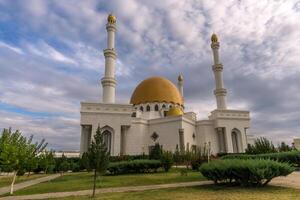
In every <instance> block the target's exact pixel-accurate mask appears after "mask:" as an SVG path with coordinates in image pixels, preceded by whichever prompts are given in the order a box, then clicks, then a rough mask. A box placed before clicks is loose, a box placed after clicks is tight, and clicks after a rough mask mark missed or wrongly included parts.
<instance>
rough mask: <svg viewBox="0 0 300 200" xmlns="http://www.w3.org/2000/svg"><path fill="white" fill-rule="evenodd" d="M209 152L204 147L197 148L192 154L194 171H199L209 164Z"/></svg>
mask: <svg viewBox="0 0 300 200" xmlns="http://www.w3.org/2000/svg"><path fill="white" fill-rule="evenodd" d="M208 153H209V152H208V150H207V149H206V148H205V147H203V148H201V147H197V148H195V149H194V150H193V151H192V154H191V167H192V170H199V167H200V166H201V165H202V164H203V163H205V162H207V160H208Z"/></svg>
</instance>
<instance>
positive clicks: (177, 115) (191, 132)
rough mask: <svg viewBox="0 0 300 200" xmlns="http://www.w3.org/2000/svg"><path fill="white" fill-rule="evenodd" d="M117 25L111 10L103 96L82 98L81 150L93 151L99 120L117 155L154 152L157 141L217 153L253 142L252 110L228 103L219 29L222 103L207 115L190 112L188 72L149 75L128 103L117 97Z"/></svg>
mask: <svg viewBox="0 0 300 200" xmlns="http://www.w3.org/2000/svg"><path fill="white" fill-rule="evenodd" d="M116 25H117V22H116V17H115V16H113V15H111V14H110V15H109V16H108V18H107V24H106V30H107V48H106V49H105V50H104V57H105V74H104V77H103V78H102V79H101V83H102V90H103V96H102V101H101V102H81V108H80V114H81V119H80V125H81V144H80V152H81V153H83V152H85V151H87V149H88V146H89V144H90V142H91V140H92V138H93V135H94V134H95V132H96V129H97V127H98V125H100V128H101V131H102V133H103V134H104V139H105V143H106V145H107V148H108V149H109V151H110V153H111V155H137V154H143V153H144V154H148V153H149V149H150V148H151V147H153V145H155V143H159V144H160V145H162V147H163V149H165V150H170V151H174V150H175V149H176V146H178V147H179V148H180V149H186V148H196V147H203V146H206V145H207V146H208V145H209V147H210V149H211V153H212V154H217V153H220V152H228V153H232V152H244V150H245V149H246V148H247V143H248V142H249V140H248V141H247V136H248V133H247V131H248V129H249V126H250V114H249V111H246V110H231V109H227V105H226V94H227V92H226V89H225V87H224V83H223V77H222V71H223V65H222V64H221V62H220V59H219V47H220V43H219V41H218V37H217V35H215V34H213V35H212V37H211V49H212V53H213V65H212V71H213V73H214V77H215V90H214V95H215V98H216V103H217V108H216V109H215V110H213V111H211V113H210V115H209V116H208V118H207V119H198V118H197V116H196V113H194V112H185V105H184V99H185V98H184V87H183V86H184V84H183V83H184V79H183V76H182V75H179V76H178V82H177V84H174V83H172V82H171V81H170V80H168V79H166V78H164V77H160V76H155V77H149V78H147V79H145V80H143V81H142V82H141V83H140V84H139V85H138V86H137V87H136V88H135V90H134V91H133V93H132V96H131V99H130V101H129V103H128V104H119V103H116V102H115V94H116V85H117V80H116V79H115V64H116V59H117V54H116V49H115V33H116Z"/></svg>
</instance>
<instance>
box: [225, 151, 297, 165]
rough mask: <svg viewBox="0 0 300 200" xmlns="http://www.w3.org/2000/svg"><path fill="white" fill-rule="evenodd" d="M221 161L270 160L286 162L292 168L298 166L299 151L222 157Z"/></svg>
mask: <svg viewBox="0 0 300 200" xmlns="http://www.w3.org/2000/svg"><path fill="white" fill-rule="evenodd" d="M221 159H270V160H275V161H278V162H287V163H290V164H292V165H294V166H300V151H288V152H278V153H266V154H257V155H248V154H236V155H235V154H233V155H226V156H223V157H222V158H221Z"/></svg>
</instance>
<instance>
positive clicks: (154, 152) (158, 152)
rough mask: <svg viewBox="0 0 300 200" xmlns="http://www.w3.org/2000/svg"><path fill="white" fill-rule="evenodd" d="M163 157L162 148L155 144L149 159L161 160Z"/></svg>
mask: <svg viewBox="0 0 300 200" xmlns="http://www.w3.org/2000/svg"><path fill="white" fill-rule="evenodd" d="M161 155H162V147H161V146H160V144H159V143H155V145H154V147H153V148H151V149H150V152H149V158H150V159H152V160H160V159H161Z"/></svg>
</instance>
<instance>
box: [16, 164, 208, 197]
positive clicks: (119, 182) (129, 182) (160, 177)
mask: <svg viewBox="0 0 300 200" xmlns="http://www.w3.org/2000/svg"><path fill="white" fill-rule="evenodd" d="M201 180H205V178H204V177H203V176H202V175H201V173H200V172H192V171H190V172H188V175H187V176H181V175H180V172H179V170H178V169H172V170H171V171H170V172H168V173H165V172H158V173H149V174H130V175H118V176H101V177H100V178H99V179H98V180H97V188H104V187H121V186H135V185H153V184H164V183H176V182H189V181H201ZM92 186H93V173H87V172H80V173H70V174H66V175H64V176H62V177H59V178H56V179H54V180H51V181H49V182H44V183H40V184H37V185H34V186H31V187H28V188H24V189H22V190H19V191H16V192H15V195H26V194H39V193H48V192H65V191H75V190H86V189H92Z"/></svg>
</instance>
